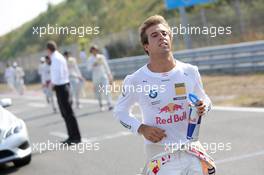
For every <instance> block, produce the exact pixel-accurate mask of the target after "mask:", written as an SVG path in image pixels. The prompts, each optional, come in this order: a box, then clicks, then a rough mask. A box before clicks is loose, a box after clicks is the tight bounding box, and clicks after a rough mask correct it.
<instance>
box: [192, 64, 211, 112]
mask: <svg viewBox="0 0 264 175" xmlns="http://www.w3.org/2000/svg"><path fill="white" fill-rule="evenodd" d="M194 93H195V94H196V95H197V96H198V97H199V99H201V101H202V102H201V103H200V105H199V106H203V105H204V106H205V111H204V114H205V113H207V112H209V111H210V110H211V108H212V102H211V100H210V98H209V97H208V96H207V94H206V93H205V91H204V88H203V83H202V79H201V75H200V73H199V71H198V67H196V66H195V86H194ZM204 114H203V115H204Z"/></svg>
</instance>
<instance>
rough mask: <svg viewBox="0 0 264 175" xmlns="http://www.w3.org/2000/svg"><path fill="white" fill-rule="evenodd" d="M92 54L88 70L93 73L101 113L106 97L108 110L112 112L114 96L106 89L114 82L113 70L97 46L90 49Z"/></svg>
mask: <svg viewBox="0 0 264 175" xmlns="http://www.w3.org/2000/svg"><path fill="white" fill-rule="evenodd" d="M90 53H91V56H90V58H89V60H88V69H89V70H91V71H92V81H93V85H94V92H95V96H96V98H97V100H98V103H99V107H100V110H101V111H102V110H103V103H102V96H105V97H106V101H107V106H108V110H109V111H110V110H112V109H113V107H112V96H111V93H109V92H108V91H106V89H107V87H108V86H109V85H110V84H112V81H113V76H112V73H111V70H110V68H109V66H108V63H107V61H106V59H105V57H104V55H102V54H99V49H98V47H97V46H96V45H93V46H92V47H91V48H90ZM102 89H103V90H102Z"/></svg>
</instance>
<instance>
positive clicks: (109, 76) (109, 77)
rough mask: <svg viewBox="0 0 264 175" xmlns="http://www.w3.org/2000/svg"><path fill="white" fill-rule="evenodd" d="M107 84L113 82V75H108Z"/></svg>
mask: <svg viewBox="0 0 264 175" xmlns="http://www.w3.org/2000/svg"><path fill="white" fill-rule="evenodd" d="M108 80H109V84H110V85H112V84H113V76H112V75H111V74H109V75H108Z"/></svg>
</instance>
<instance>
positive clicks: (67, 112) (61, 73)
mask: <svg viewBox="0 0 264 175" xmlns="http://www.w3.org/2000/svg"><path fill="white" fill-rule="evenodd" d="M46 47H47V52H48V56H49V57H50V58H51V67H50V73H51V83H52V86H53V88H54V90H55V92H56V96H57V101H58V105H59V109H60V112H61V115H62V117H63V119H64V121H65V123H66V127H67V132H68V136H69V137H68V138H67V139H66V140H65V141H63V142H62V143H64V144H68V145H71V144H77V143H80V142H81V134H80V131H79V126H78V123H77V120H76V117H75V114H74V111H73V109H72V106H71V104H72V100H71V96H70V83H69V70H68V66H67V61H66V59H65V58H64V57H63V55H62V54H61V53H60V52H59V51H57V45H56V43H55V42H54V41H49V42H48V43H47V45H46Z"/></svg>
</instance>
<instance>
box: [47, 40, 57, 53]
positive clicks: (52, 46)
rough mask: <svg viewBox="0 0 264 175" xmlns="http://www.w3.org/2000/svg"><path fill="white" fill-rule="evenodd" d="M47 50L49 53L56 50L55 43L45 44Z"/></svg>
mask: <svg viewBox="0 0 264 175" xmlns="http://www.w3.org/2000/svg"><path fill="white" fill-rule="evenodd" d="M47 49H49V50H50V51H51V52H54V51H55V50H57V44H56V43H55V41H49V42H48V43H47Z"/></svg>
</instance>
